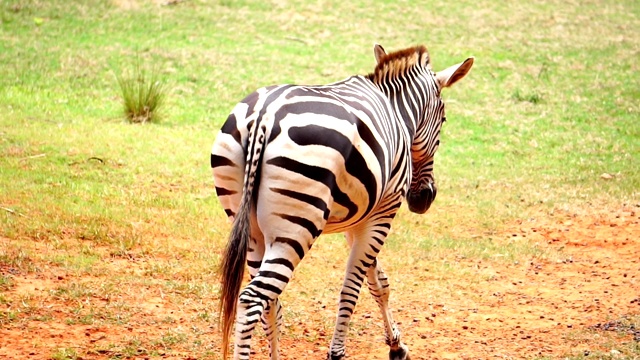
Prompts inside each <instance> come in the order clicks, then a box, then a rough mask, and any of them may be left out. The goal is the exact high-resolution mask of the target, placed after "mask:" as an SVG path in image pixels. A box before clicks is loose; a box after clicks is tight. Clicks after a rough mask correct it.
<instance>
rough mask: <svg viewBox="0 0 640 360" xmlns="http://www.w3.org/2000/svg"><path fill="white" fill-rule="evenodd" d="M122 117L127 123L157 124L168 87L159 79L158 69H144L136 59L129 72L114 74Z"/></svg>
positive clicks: (123, 71)
mask: <svg viewBox="0 0 640 360" xmlns="http://www.w3.org/2000/svg"><path fill="white" fill-rule="evenodd" d="M116 78H117V79H118V85H120V95H121V96H122V105H123V110H124V115H125V117H126V119H127V120H128V121H129V122H132V123H146V122H157V121H158V120H159V118H160V115H159V110H160V109H161V108H162V107H163V106H164V104H165V100H166V97H167V92H168V87H167V84H166V83H165V82H163V81H162V80H161V79H160V72H159V70H158V68H152V69H150V70H149V69H146V68H145V67H143V66H142V65H141V63H140V59H137V61H136V62H135V64H134V65H133V67H132V69H131V70H128V71H127V70H122V71H120V72H117V73H116Z"/></svg>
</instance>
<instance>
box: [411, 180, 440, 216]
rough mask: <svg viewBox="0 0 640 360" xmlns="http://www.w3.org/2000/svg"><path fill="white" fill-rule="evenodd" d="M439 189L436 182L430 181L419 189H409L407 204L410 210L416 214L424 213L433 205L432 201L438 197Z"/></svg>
mask: <svg viewBox="0 0 640 360" xmlns="http://www.w3.org/2000/svg"><path fill="white" fill-rule="evenodd" d="M437 193H438V189H437V188H436V183H434V182H430V183H427V185H425V186H423V187H422V188H421V189H419V190H418V191H414V190H411V189H410V190H409V194H408V195H407V204H408V205H409V210H410V211H411V212H414V213H416V214H424V213H425V212H427V210H429V207H431V203H432V202H433V200H435V199H436V194H437Z"/></svg>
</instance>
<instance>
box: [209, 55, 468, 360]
mask: <svg viewBox="0 0 640 360" xmlns="http://www.w3.org/2000/svg"><path fill="white" fill-rule="evenodd" d="M374 52H375V55H376V60H377V66H376V68H375V70H374V72H373V73H371V74H369V75H367V76H352V77H350V78H348V79H346V80H344V81H341V82H338V83H334V84H330V85H326V86H294V85H281V86H270V87H265V88H261V89H259V90H257V91H256V92H254V93H252V94H250V95H249V96H247V97H246V98H245V99H244V100H243V101H242V102H240V103H239V104H238V105H236V107H235V108H234V109H233V111H232V113H231V114H230V115H229V117H228V119H227V121H226V122H225V124H224V125H223V127H222V129H221V131H220V133H219V134H218V136H217V138H216V141H215V143H214V145H213V149H212V154H211V167H212V168H213V175H214V180H215V184H216V192H217V194H218V197H219V199H220V202H221V204H222V206H223V207H224V210H225V212H226V213H227V215H228V216H229V217H230V218H231V219H232V220H233V228H232V232H231V235H230V241H229V243H228V245H227V248H226V250H225V253H224V255H223V258H222V265H221V283H222V298H221V302H220V309H221V317H222V321H221V323H222V327H223V350H224V354H223V357H224V358H225V359H226V357H227V355H228V343H229V337H230V336H231V332H232V329H233V327H234V324H235V340H234V344H235V347H234V359H248V358H249V354H250V343H251V334H252V332H253V329H254V327H255V325H256V324H257V322H258V321H262V323H263V327H264V329H265V333H266V334H267V337H268V339H269V344H270V347H271V355H270V356H271V359H278V348H277V346H278V327H279V324H280V323H281V321H282V306H281V304H280V301H279V300H278V296H279V295H280V294H281V293H282V291H283V290H284V288H285V286H286V284H287V283H288V282H289V280H290V279H291V277H292V274H293V271H294V269H295V268H296V266H297V265H298V263H299V262H300V261H301V260H302V259H303V258H304V256H305V254H306V253H307V251H309V249H310V248H311V246H312V245H313V243H314V241H315V239H316V238H317V237H318V236H319V235H320V234H322V233H332V232H344V233H345V234H346V237H347V242H348V244H349V246H350V248H351V252H350V255H349V260H348V263H347V269H346V275H345V278H344V283H343V287H342V291H341V292H340V305H339V309H338V314H337V322H336V327H335V332H334V335H333V339H332V342H331V347H330V353H329V357H328V358H330V359H340V358H342V357H343V356H344V355H345V340H346V336H347V331H348V326H349V321H350V318H351V315H352V313H353V311H354V308H355V305H356V302H357V299H358V295H359V293H360V289H361V287H362V285H363V282H364V281H365V279H367V285H368V287H369V289H370V293H371V294H372V295H373V296H374V297H375V299H376V301H377V303H378V304H379V306H380V310H381V313H382V317H383V321H384V324H385V330H386V339H387V343H388V344H389V346H390V354H391V357H392V358H397V359H405V358H408V350H407V347H406V346H405V345H404V344H403V343H402V342H401V341H400V333H399V332H398V329H397V328H396V326H395V323H394V322H393V319H392V318H391V315H390V310H389V307H388V297H389V284H388V281H387V277H386V275H385V274H384V272H383V271H382V268H381V267H380V265H379V264H378V262H377V260H376V257H377V255H378V252H379V251H380V249H381V248H382V246H383V245H384V242H385V239H386V237H387V235H388V233H389V230H390V229H391V221H392V220H393V218H394V217H395V214H396V212H397V211H398V209H399V208H400V205H401V202H402V199H403V198H405V197H406V199H407V202H408V204H409V209H410V210H411V211H414V212H418V213H423V212H425V211H426V210H427V209H428V208H429V206H430V205H431V203H432V201H433V200H434V198H435V195H436V186H435V181H434V177H433V157H434V155H435V152H436V150H437V149H438V145H439V137H440V128H441V126H442V123H443V122H444V104H443V102H442V100H441V98H440V91H441V89H442V88H444V87H447V86H450V85H452V84H453V83H455V82H456V81H458V80H459V79H461V78H462V77H464V76H465V75H466V74H467V72H468V71H469V69H470V68H471V65H472V64H473V58H469V59H467V60H466V61H465V62H463V63H461V64H458V65H455V66H452V67H450V68H448V69H446V70H444V71H442V72H440V73H438V74H436V73H434V72H433V71H432V70H431V65H430V63H429V55H428V53H427V51H426V48H425V47H423V46H417V47H414V48H409V49H406V50H402V51H398V52H395V53H390V54H386V53H385V52H384V50H383V49H382V47H380V46H379V45H376V47H375V49H374ZM245 263H247V264H248V268H249V272H250V276H251V281H250V282H249V284H248V285H246V287H244V289H241V283H242V277H243V273H244V266H245V265H244V264H245Z"/></svg>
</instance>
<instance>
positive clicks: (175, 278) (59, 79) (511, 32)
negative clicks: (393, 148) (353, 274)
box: [0, 0, 640, 359]
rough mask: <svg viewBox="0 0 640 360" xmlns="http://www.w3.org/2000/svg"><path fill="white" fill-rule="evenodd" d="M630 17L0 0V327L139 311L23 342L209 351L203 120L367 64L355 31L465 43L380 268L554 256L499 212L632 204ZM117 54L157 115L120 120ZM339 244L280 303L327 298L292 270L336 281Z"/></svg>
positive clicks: (405, 40)
mask: <svg viewBox="0 0 640 360" xmlns="http://www.w3.org/2000/svg"><path fill="white" fill-rule="evenodd" d="M638 29H640V4H639V3H638V2H637V1H635V0H621V1H613V0H610V1H605V0H600V1H596V0H591V1H580V2H577V1H559V0H540V1H530V2H515V3H512V2H504V1H492V0H478V1H467V0H463V1H456V2H441V1H419V2H409V1H395V2H394V1H384V2H376V3H375V4H373V3H372V4H370V3H368V2H361V1H352V2H347V1H332V0H327V1H314V2H306V1H297V0H293V1H287V2H264V1H250V0H247V1H242V0H239V1H227V0H219V1H203V0H185V1H179V2H170V1H168V2H164V1H144V0H138V1H136V0H113V1H106V0H104V1H98V0H86V1H62V0H50V1H44V0H0V207H1V209H0V225H1V228H0V270H3V271H2V273H0V276H1V277H0V311H1V312H0V325H2V326H6V327H7V328H10V329H13V331H18V332H19V331H25V329H26V328H28V327H29V326H31V325H29V324H31V322H33V321H39V322H42V323H48V324H52V323H58V322H59V320H60V319H61V320H62V324H63V325H64V324H66V325H69V326H71V325H74V324H81V325H86V326H102V327H107V328H111V329H120V328H127V327H128V326H132V325H131V324H140V323H144V324H145V325H147V326H150V325H157V330H155V331H154V332H150V333H148V334H146V335H144V334H138V335H136V336H123V337H120V338H117V337H114V338H109V339H110V343H109V344H101V343H100V342H99V341H96V343H95V344H96V345H95V346H88V347H87V346H83V347H80V346H77V344H75V343H73V342H70V343H65V344H63V343H60V344H61V345H55V346H54V345H51V343H47V342H46V341H44V340H43V341H42V342H41V343H37V341H36V343H35V345H34V344H31V345H32V346H33V347H35V348H37V349H40V350H39V351H41V352H38V353H39V354H45V355H43V356H49V357H51V358H56V359H66V358H77V357H81V356H97V357H100V356H105V357H112V358H132V357H135V356H143V355H145V356H161V355H171V356H176V357H180V356H183V355H184V354H186V353H189V354H191V355H190V356H193V357H196V358H214V359H215V358H217V356H218V355H217V353H218V352H217V344H218V341H219V339H218V338H217V337H218V335H217V333H214V334H212V333H211V331H214V330H210V329H215V328H216V326H217V325H216V322H217V313H216V311H217V310H216V309H217V302H216V299H217V278H216V273H215V269H216V266H217V264H218V261H219V259H218V257H219V254H220V252H221V249H222V246H223V244H224V243H225V242H226V238H227V234H228V230H229V224H228V223H227V221H226V218H225V215H224V212H223V211H222V209H221V208H220V206H219V203H218V201H217V199H216V198H215V192H214V187H213V183H212V179H211V174H210V170H209V152H210V146H211V144H212V142H213V139H214V137H215V134H216V132H217V130H218V128H219V127H220V125H221V124H222V122H223V121H224V119H225V118H226V115H227V113H228V112H229V111H230V110H231V109H232V107H233V106H234V105H235V103H236V102H237V101H239V100H240V99H242V98H243V97H244V96H245V95H246V94H248V93H249V92H251V91H253V90H254V89H256V88H258V87H260V86H263V85H268V84H277V83H304V84H321V83H330V82H333V81H338V80H341V79H343V78H345V77H347V76H349V75H353V74H366V73H369V72H371V71H372V70H373V65H374V58H373V44H374V43H376V42H377V43H380V44H382V45H383V46H385V48H386V49H387V50H397V49H401V48H404V47H408V46H412V45H415V44H425V45H426V46H427V47H428V48H429V51H430V53H431V56H432V59H433V63H434V67H435V69H436V70H438V69H442V68H445V67H447V66H449V65H451V64H453V63H457V62H460V61H462V60H464V59H465V58H466V57H467V56H470V55H473V56H475V57H476V63H475V65H474V68H473V70H472V71H471V73H470V75H469V76H467V78H465V79H464V81H462V82H461V83H460V84H457V85H456V86H454V87H453V88H452V89H448V91H447V92H446V93H445V94H444V97H445V101H446V102H447V119H448V121H447V123H446V125H445V128H444V130H443V131H444V133H443V138H442V146H441V147H440V151H439V153H438V155H437V157H436V170H435V171H436V172H435V173H436V178H437V180H438V182H439V194H438V199H437V201H436V203H435V204H434V207H433V208H432V210H430V212H429V213H428V214H427V215H425V216H417V215H414V214H410V213H409V212H408V211H406V209H404V208H403V209H402V211H401V214H400V215H399V216H398V219H397V220H396V223H395V229H394V232H393V235H392V236H391V237H390V239H389V244H388V246H387V247H386V248H385V250H384V251H383V254H382V257H383V261H384V262H385V264H388V265H387V268H388V272H389V275H390V277H391V279H392V281H393V280H394V277H395V276H398V277H400V275H399V274H403V275H402V276H411V274H407V273H406V271H404V270H402V269H403V264H404V263H406V262H407V259H411V260H413V261H414V262H415V264H416V266H422V265H423V264H429V269H430V271H431V272H430V273H431V275H432V276H433V279H436V280H442V281H440V282H436V283H435V284H436V285H435V286H441V289H444V290H445V291H447V290H451V288H450V287H448V286H447V284H448V281H450V279H453V278H455V277H466V278H468V279H471V280H470V281H476V282H481V281H482V280H483V279H485V278H486V277H490V276H491V274H488V273H482V272H470V271H469V269H466V268H464V267H459V266H455V264H454V261H455V259H458V258H460V257H464V258H471V259H478V260H482V261H485V262H489V263H490V264H492V263H493V264H513V263H519V262H520V263H524V262H527V261H531V260H532V259H537V260H541V261H555V260H556V259H561V258H563V256H564V254H563V252H562V249H557V248H554V247H550V246H546V245H545V244H541V243H538V242H534V241H527V240H526V239H525V240H522V241H512V240H509V239H508V236H509V235H510V231H511V229H512V228H513V227H514V226H515V224H518V223H521V222H523V221H525V222H526V221H529V222H531V221H536V220H539V219H544V218H546V217H549V216H553V214H554V213H556V212H562V211H564V212H581V213H590V212H593V213H596V212H609V211H614V210H615V209H619V208H620V207H622V206H631V207H638V206H640V170H639V169H640V123H639V122H638V121H639V119H640V100H639V99H640V77H639V76H638V73H639V71H640V61H639V60H638V59H639V58H640V31H638ZM136 61H140V62H141V64H142V66H143V67H146V68H148V69H156V71H157V72H158V74H159V79H161V80H162V81H163V82H165V83H166V84H167V87H168V88H169V89H170V92H169V93H168V95H167V102H166V104H165V107H164V108H163V109H162V112H161V120H160V122H159V123H154V124H144V125H140V124H130V123H128V122H127V121H125V119H124V115H123V112H122V107H121V98H120V93H119V88H118V81H117V76H118V75H119V74H122V73H123V72H126V71H128V70H129V69H131V68H132V67H133V66H135V64H136ZM505 234H507V235H506V236H505ZM342 242H343V240H342V238H341V237H340V236H330V237H325V238H324V240H322V241H320V243H322V244H321V245H318V249H315V248H314V252H316V254H315V255H314V256H315V257H312V258H311V259H310V260H309V265H308V266H306V265H305V264H303V266H301V268H300V269H299V271H298V272H297V274H296V279H294V282H293V283H292V287H293V288H294V289H298V290H299V289H300V288H303V289H305V290H303V291H298V292H297V293H294V290H292V291H291V293H286V294H285V296H286V297H285V301H287V300H288V301H290V302H293V301H294V299H298V298H299V297H303V298H305V299H308V302H307V304H308V305H309V306H313V304H315V302H314V301H315V299H320V298H322V299H326V298H328V299H330V301H329V303H331V302H332V301H333V300H334V298H335V296H337V292H336V291H333V292H330V291H329V290H327V287H326V284H324V285H323V284H318V286H317V287H315V286H309V287H306V288H305V287H304V286H303V284H308V283H309V282H308V280H309V279H312V278H313V277H314V276H315V274H317V273H318V271H323V272H326V273H327V274H331V275H327V278H331V279H334V280H335V281H334V283H335V284H336V285H335V286H334V285H332V286H331V287H330V288H332V289H333V288H335V287H336V286H337V284H339V283H340V281H341V280H340V279H341V276H342V268H343V263H344V256H343V257H342V258H339V259H340V260H338V261H336V260H335V259H334V258H333V255H336V254H337V255H341V254H346V250H345V249H344V248H343V246H342V245H343V244H342ZM323 251H325V252H326V254H323V253H322V252H323ZM327 254H329V255H327ZM330 255H331V256H330ZM452 264H453V265H452ZM318 266H320V267H322V269H321V270H318V269H317V267H318ZM425 266H426V265H425ZM325 267H326V268H325ZM9 270H11V271H9ZM394 271H399V273H397V274H394ZM43 274H48V275H47V276H49V275H51V274H53V275H52V277H51V279H52V280H47V279H49V277H46V276H45V277H43V276H44V275H43ZM20 276H21V277H22V278H26V279H30V280H32V281H39V282H40V283H39V284H40V285H38V286H34V287H35V289H34V288H33V287H32V288H29V287H28V286H27V287H26V288H25V287H24V286H21V284H22V283H19V282H18V280H16V279H17V278H18V277H20ZM58 280H60V281H58ZM63 280H64V281H63ZM43 282H44V283H43ZM407 283H408V282H407ZM394 287H395V289H396V291H398V294H400V293H402V291H409V290H410V287H409V285H406V284H405V285H403V284H402V282H401V283H400V284H397V285H395V286H394ZM43 289H44V290H43ZM333 290H335V289H333ZM398 296H399V295H398ZM432 296H436V295H432ZM50 302H51V303H54V304H59V305H57V306H54V307H47V304H49V303H50ZM167 302H168V303H169V304H170V306H168V305H166V304H167ZM159 304H160V306H159ZM161 304H164V305H161ZM151 309H153V310H155V311H156V312H155V313H154V315H153V317H148V316H151V315H149V312H148V311H151ZM184 309H188V310H189V311H188V312H186V314H185V313H182V315H177V314H178V313H179V311H181V310H184ZM296 309H297V308H295V307H294V308H292V309H291V310H289V311H290V313H289V314H288V315H287V316H290V317H291V318H297V317H300V316H302V315H301V313H300V312H302V311H303V310H302V308H300V309H298V310H296ZM331 310H333V309H331ZM296 311H298V313H296ZM143 315H144V316H143ZM147 315H148V316H147ZM332 316H333V313H332V312H330V315H328V317H327V319H326V324H324V325H323V326H324V328H326V329H327V331H330V329H331V327H332V322H333V317H332ZM145 321H146V322H145ZM178 325H179V326H178ZM176 329H177V330H176ZM207 329H209V330H207ZM588 334H591V333H587V335H580V336H589V335H588ZM87 336H89V335H87ZM93 336H94V335H93V333H92V335H91V337H93ZM295 336H301V335H300V334H299V333H298V334H297V335H295ZM92 344H93V342H92ZM97 344H100V345H97ZM1 345H2V340H0V347H2V346H1ZM140 349H144V351H142V350H140ZM629 349H630V350H627V351H628V352H629V353H634V352H635V351H636V350H638V349H637V348H636V349H635V350H634V349H631V348H629ZM181 354H182V355H181ZM635 354H636V355H630V356H636V358H637V357H638V356H640V352H635ZM572 356H573V355H572ZM629 358H633V357H629Z"/></svg>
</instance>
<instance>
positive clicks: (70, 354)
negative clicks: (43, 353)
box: [50, 348, 78, 360]
mask: <svg viewBox="0 0 640 360" xmlns="http://www.w3.org/2000/svg"><path fill="white" fill-rule="evenodd" d="M50 358H51V359H52V360H75V359H78V352H77V351H76V350H75V349H73V348H59V349H57V350H56V351H55V352H53V353H52V354H51V356H50Z"/></svg>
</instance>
